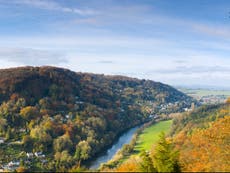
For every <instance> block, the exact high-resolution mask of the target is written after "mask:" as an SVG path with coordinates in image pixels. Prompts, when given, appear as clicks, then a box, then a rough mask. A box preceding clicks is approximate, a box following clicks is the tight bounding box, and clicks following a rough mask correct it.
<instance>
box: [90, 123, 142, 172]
mask: <svg viewBox="0 0 230 173" xmlns="http://www.w3.org/2000/svg"><path fill="white" fill-rule="evenodd" d="M139 127H140V126H136V127H133V128H131V129H129V130H128V131H126V132H125V133H123V134H122V135H121V136H120V137H119V138H118V140H117V141H116V142H115V143H114V144H113V146H112V147H111V148H109V149H108V150H107V151H106V152H105V153H103V154H101V155H99V156H98V157H97V158H96V159H95V160H93V161H92V162H91V163H90V166H89V168H90V169H91V170H92V169H97V168H99V166H100V165H101V164H102V163H106V162H107V161H109V160H111V159H112V158H113V156H114V155H115V154H116V152H117V151H118V150H119V149H121V148H122V146H123V145H124V144H128V143H130V141H131V139H132V136H133V134H134V133H135V132H136V130H137V129H138V128H139Z"/></svg>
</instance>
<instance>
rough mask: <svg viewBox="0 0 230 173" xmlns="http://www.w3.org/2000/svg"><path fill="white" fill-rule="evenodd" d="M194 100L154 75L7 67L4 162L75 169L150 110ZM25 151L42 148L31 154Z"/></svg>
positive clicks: (0, 96)
mask: <svg viewBox="0 0 230 173" xmlns="http://www.w3.org/2000/svg"><path fill="white" fill-rule="evenodd" d="M192 102H194V100H192V98H191V97H188V96H186V95H185V94H183V93H181V92H179V91H177V90H176V89H174V88H172V87H170V86H168V85H165V84H162V83H158V82H154V81H150V80H139V79H135V78H128V77H124V76H105V75H96V74H88V73H75V72H72V71H70V70H67V69H62V68H56V67H20V68H11V69H3V70H0V103H1V106H0V125H1V126H0V127H1V129H0V137H2V138H3V139H4V143H3V144H2V145H1V147H0V152H1V153H0V155H1V158H0V159H1V162H0V164H1V163H2V165H4V164H5V163H7V162H10V161H15V162H16V161H21V164H20V165H21V167H23V168H25V169H29V170H36V171H38V170H53V171H54V170H66V169H70V168H71V167H73V166H76V165H79V164H80V163H82V164H84V163H85V162H87V160H89V159H90V158H92V157H93V156H95V154H97V153H99V152H101V151H102V150H103V149H105V148H106V147H107V146H109V145H111V143H112V142H113V141H114V139H115V138H116V137H117V136H118V135H119V134H120V133H122V132H124V131H125V130H127V129H129V128H130V127H133V126H135V125H137V124H140V123H143V122H144V121H147V120H148V117H149V115H150V114H156V113H168V112H177V111H182V110H183V109H184V108H189V107H190V105H191V103H192ZM166 108H167V109H166ZM15 141H16V142H15ZM26 152H27V153H32V152H33V153H35V152H42V153H43V154H41V155H42V157H39V156H36V157H35V156H34V155H33V154H32V156H31V158H30V157H29V156H28V155H26ZM29 165H30V166H29ZM9 169H10V168H9Z"/></svg>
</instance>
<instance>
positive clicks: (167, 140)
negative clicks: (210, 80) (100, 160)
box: [102, 99, 230, 172]
mask: <svg viewBox="0 0 230 173" xmlns="http://www.w3.org/2000/svg"><path fill="white" fill-rule="evenodd" d="M229 115H230V99H228V100H227V101H226V103H225V104H220V105H208V106H207V105H205V106H202V107H200V108H198V109H197V110H195V111H193V112H189V113H182V114H180V115H179V116H177V117H175V118H174V119H173V124H172V127H171V130H170V133H169V134H164V133H161V135H160V137H159V140H158V141H157V142H156V143H155V144H153V145H152V148H151V149H150V150H143V151H142V152H140V154H139V155H138V157H130V158H129V159H128V160H126V161H124V162H123V163H122V164H120V165H118V166H117V167H115V168H112V169H109V168H105V169H104V170H102V171H111V172H228V171H229V170H230V166H229V165H230V159H229V158H230V157H229V150H230V145H229V144H230V135H229V132H230V116H229Z"/></svg>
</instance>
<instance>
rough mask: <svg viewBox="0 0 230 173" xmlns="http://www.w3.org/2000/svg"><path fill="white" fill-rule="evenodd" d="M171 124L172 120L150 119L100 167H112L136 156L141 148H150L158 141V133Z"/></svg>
mask: <svg viewBox="0 0 230 173" xmlns="http://www.w3.org/2000/svg"><path fill="white" fill-rule="evenodd" d="M171 124H172V120H164V121H159V122H155V121H152V122H148V123H146V124H144V125H143V126H142V127H141V128H139V129H138V130H137V131H136V133H135V134H133V137H132V140H131V141H130V143H129V144H126V145H123V147H122V148H121V149H120V150H119V151H118V152H117V153H116V154H115V155H114V156H113V158H112V159H111V160H109V161H108V162H107V163H104V164H103V165H102V167H101V168H100V169H101V170H103V169H106V168H109V169H110V168H114V167H116V166H117V165H119V164H121V163H123V162H124V161H126V160H128V159H129V158H131V157H133V156H137V157H138V155H139V154H140V153H141V151H142V150H150V149H151V147H152V145H153V144H154V143H156V142H157V141H158V139H159V134H160V133H161V132H162V131H163V132H165V133H167V132H168V131H169V130H170V126H171Z"/></svg>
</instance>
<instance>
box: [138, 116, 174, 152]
mask: <svg viewBox="0 0 230 173" xmlns="http://www.w3.org/2000/svg"><path fill="white" fill-rule="evenodd" d="M171 124H172V120H167V121H161V122H159V123H156V124H153V125H152V126H150V127H148V128H146V129H145V130H144V131H143V132H142V133H141V134H140V136H139V137H138V140H137V144H136V146H135V148H134V153H140V151H141V150H143V149H144V150H150V149H151V147H152V145H153V144H154V143H156V142H157V141H158V139H159V134H160V133H161V132H162V131H164V132H165V133H167V132H168V131H169V129H170V126H171Z"/></svg>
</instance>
